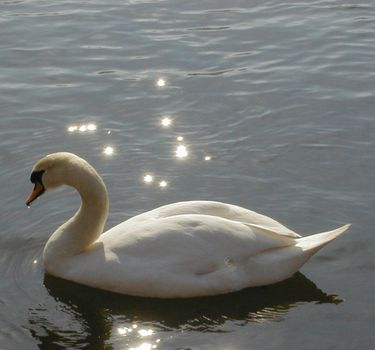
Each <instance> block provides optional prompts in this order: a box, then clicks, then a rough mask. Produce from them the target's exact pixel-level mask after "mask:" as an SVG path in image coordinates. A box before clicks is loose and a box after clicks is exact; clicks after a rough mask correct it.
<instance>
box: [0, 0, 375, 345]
mask: <svg viewBox="0 0 375 350" xmlns="http://www.w3.org/2000/svg"><path fill="white" fill-rule="evenodd" d="M0 23H1V27H2V29H1V37H0V46H1V50H0V68H1V69H0V106H1V108H0V114H1V118H0V161H1V165H2V167H1V169H2V170H1V180H2V182H1V183H2V186H1V187H0V198H1V199H2V211H1V212H0V228H1V230H0V273H1V277H2V278H1V283H0V348H5V349H35V348H41V349H51V348H57V349H67V348H87V349H89V348H90V347H91V348H95V347H96V348H106V347H107V348H113V349H131V348H133V349H150V348H154V347H156V348H157V349H178V348H191V349H202V350H204V349H212V348H224V349H230V348H235V349H249V346H252V347H254V348H257V349H269V348H270V346H272V347H274V348H282V349H284V348H288V349H301V348H304V349H307V350H309V349H317V348H322V346H325V348H326V349H340V350H341V349H344V350H345V349H350V350H352V349H370V348H372V346H373V343H374V342H375V339H374V336H373V330H372V326H373V310H372V309H373V308H372V307H370V306H372V305H373V304H374V303H375V299H374V293H373V290H374V287H375V286H374V278H373V271H374V264H373V251H374V249H375V246H374V244H375V243H374V240H373V237H372V236H373V234H372V232H373V227H374V220H373V208H374V205H375V201H374V196H373V192H374V183H375V169H374V164H375V153H374V152H373V150H374V146H375V138H374V132H373V130H374V120H375V119H374V117H373V102H374V95H375V84H374V79H373V73H372V72H373V71H374V69H373V52H374V47H375V39H374V38H375V27H374V23H375V8H374V4H373V2H372V1H361V2H360V3H355V4H354V3H350V2H345V1H344V2H342V1H341V2H340V1H311V2H287V3H280V1H268V2H264V1H263V2H260V1H255V2H249V1H238V2H235V3H229V2H227V3H223V2H217V1H211V0H208V1H206V2H196V3H193V2H182V1H181V2H172V1H168V0H167V1H155V2H149V1H121V2H119V1H117V0H115V1H113V2H111V4H110V5H108V4H104V3H103V2H98V1H95V0H94V1H90V2H87V3H84V4H81V3H75V4H74V8H73V5H72V3H70V2H65V1H59V2H57V1H54V0H52V1H49V2H48V6H46V4H43V3H42V2H38V1H34V0H32V1H2V2H1V1H0ZM56 151H70V152H74V153H77V154H79V155H81V156H82V157H84V158H86V159H87V160H88V161H89V162H90V163H92V164H93V165H94V166H95V168H97V169H98V171H99V173H100V174H101V175H102V176H103V179H104V181H105V183H106V184H107V186H108V191H109V195H110V198H111V213H110V217H109V222H108V224H107V228H109V227H112V226H114V225H115V224H117V223H119V222H121V221H123V220H124V219H127V218H129V217H131V216H133V215H135V214H138V213H140V212H143V211H145V210H149V209H153V208H155V207H157V206H159V205H162V204H167V203H171V202H175V201H180V200H189V199H212V200H221V201H225V202H231V203H235V204H239V205H243V206H245V207H248V208H250V209H254V210H256V211H259V212H263V213H265V214H267V215H270V216H273V217H275V218H277V219H279V220H280V221H282V222H283V223H285V224H287V225H289V226H290V227H291V228H294V229H296V230H297V231H299V232H302V233H303V234H305V233H311V232H317V231H321V230H325V229H329V228H333V227H336V226H338V225H339V224H341V223H345V222H351V223H352V224H353V226H352V229H351V231H350V233H348V234H347V235H345V236H343V237H342V238H340V240H338V241H337V242H335V243H334V244H332V245H330V246H328V247H326V248H325V250H324V251H322V252H321V253H320V254H319V255H317V256H316V257H314V258H313V259H312V260H311V261H310V262H309V263H308V264H307V265H306V267H305V268H304V269H303V271H304V273H305V274H306V275H307V276H309V278H306V277H304V276H303V275H301V274H297V276H295V277H294V278H292V279H291V280H289V281H286V282H285V283H282V284H280V285H275V286H270V287H266V288H259V289H254V290H246V291H242V292H240V293H235V294H234V295H228V296H221V297H217V298H207V299H205V298H204V299H199V300H186V301H176V300H174V301H160V300H144V299H139V298H130V297H126V296H117V295H113V294H108V293H103V292H100V291H95V290H91V289H89V288H84V287H81V286H77V285H74V284H70V283H68V282H66V281H61V280H56V279H53V278H50V277H48V276H44V273H43V264H42V251H43V246H44V243H45V241H46V240H47V237H48V234H49V233H50V232H52V231H53V230H54V229H55V228H56V226H57V225H58V224H60V223H62V222H64V220H66V219H67V218H68V217H69V216H70V215H72V214H73V213H74V210H75V209H76V208H78V207H79V198H77V196H76V195H75V194H74V193H73V191H70V190H67V189H64V190H61V191H57V192H54V193H47V194H46V195H45V196H43V198H41V199H39V200H38V201H36V202H35V204H34V206H33V207H32V208H31V209H30V210H26V208H25V207H24V200H25V198H24V197H25V195H26V194H27V193H28V192H29V191H30V186H31V184H30V183H29V182H28V178H29V176H30V170H31V166H32V164H33V163H34V162H35V161H36V160H37V159H39V158H40V157H41V156H43V155H44V154H47V153H51V152H56ZM312 281H313V282H312ZM314 283H316V285H315V284H314ZM328 292H329V293H331V292H334V293H337V294H338V295H339V297H336V296H334V295H330V294H328ZM341 299H342V300H341Z"/></svg>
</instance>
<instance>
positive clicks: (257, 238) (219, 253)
mask: <svg viewBox="0 0 375 350" xmlns="http://www.w3.org/2000/svg"><path fill="white" fill-rule="evenodd" d="M98 241H100V242H103V243H104V245H105V246H106V247H107V248H108V249H110V250H111V251H112V252H114V253H115V254H118V255H123V256H127V255H132V256H140V257H143V258H145V259H150V260H151V259H152V258H155V259H164V258H165V257H166V256H170V257H173V258H174V259H176V261H175V262H177V260H179V259H181V258H182V260H183V259H185V258H186V260H194V257H195V256H196V257H199V258H200V259H202V257H207V256H209V257H213V258H214V259H217V260H222V259H226V258H231V259H243V258H244V257H250V256H255V255H257V254H259V253H260V252H263V251H265V250H268V249H274V248H279V247H283V246H289V245H294V244H295V240H294V239H293V238H291V237H288V236H283V235H280V234H279V233H277V232H273V231H272V230H269V229H264V228H263V227H260V226H256V225H253V224H244V223H241V222H237V221H232V220H228V219H224V218H221V217H217V216H211V215H201V214H181V215H175V216H169V217H165V218H155V219H149V220H147V221H143V222H134V223H133V224H132V225H130V224H129V223H128V222H124V223H123V224H120V225H117V226H115V227H114V228H113V229H111V230H109V231H107V232H106V233H105V234H104V235H102V236H101V237H100V238H99V240H98Z"/></svg>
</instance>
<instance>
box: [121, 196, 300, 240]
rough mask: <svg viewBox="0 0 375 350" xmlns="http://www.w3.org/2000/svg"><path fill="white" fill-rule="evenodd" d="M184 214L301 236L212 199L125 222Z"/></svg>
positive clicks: (181, 204)
mask: <svg viewBox="0 0 375 350" xmlns="http://www.w3.org/2000/svg"><path fill="white" fill-rule="evenodd" d="M184 214H202V215H211V216H217V217H221V218H224V219H228V220H233V221H238V222H242V223H247V224H254V225H258V226H261V227H263V228H264V229H266V230H270V231H272V232H275V233H277V234H279V235H283V236H289V237H294V238H298V237H301V236H300V235H299V234H297V233H296V232H294V231H292V230H290V229H289V228H287V227H286V226H284V225H282V224H281V223H279V222H278V221H276V220H274V219H272V218H270V217H268V216H265V215H262V214H259V213H256V212H254V211H251V210H248V209H245V208H242V207H239V206H236V205H232V204H227V203H221V202H214V201H187V202H178V203H173V204H168V205H164V206H162V207H159V208H156V209H154V210H151V211H148V212H146V213H143V214H140V215H137V216H135V217H133V218H131V219H129V220H128V221H127V222H128V223H132V224H134V223H135V222H144V221H145V220H150V219H159V218H166V217H171V216H176V215H184Z"/></svg>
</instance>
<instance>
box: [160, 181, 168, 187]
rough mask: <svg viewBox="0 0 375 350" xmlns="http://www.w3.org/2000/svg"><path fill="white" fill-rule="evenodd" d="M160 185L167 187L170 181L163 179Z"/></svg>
mask: <svg viewBox="0 0 375 350" xmlns="http://www.w3.org/2000/svg"><path fill="white" fill-rule="evenodd" d="M159 186H160V187H161V188H165V187H167V186H168V182H167V181H165V180H162V181H160V182H159Z"/></svg>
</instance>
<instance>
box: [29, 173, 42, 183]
mask: <svg viewBox="0 0 375 350" xmlns="http://www.w3.org/2000/svg"><path fill="white" fill-rule="evenodd" d="M44 172H45V170H38V171H33V172H32V173H31V176H30V181H31V182H32V183H33V184H36V183H37V182H39V183H40V184H42V175H43V174H44Z"/></svg>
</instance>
